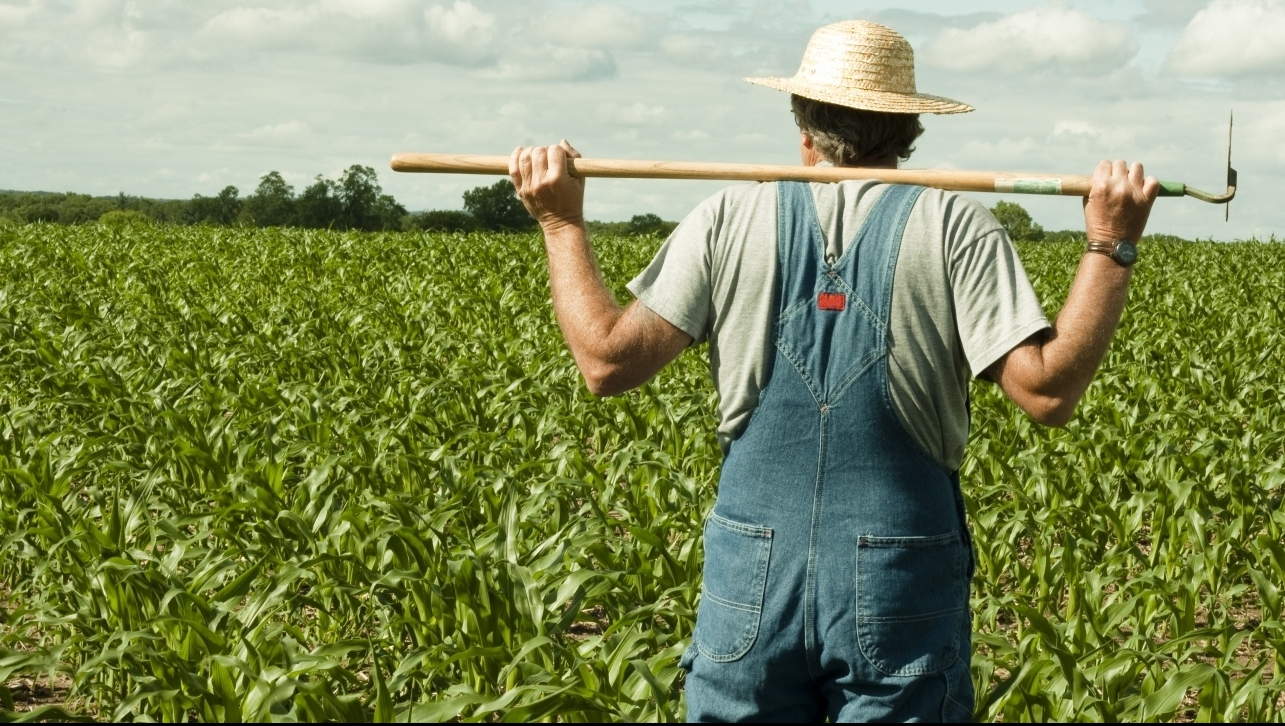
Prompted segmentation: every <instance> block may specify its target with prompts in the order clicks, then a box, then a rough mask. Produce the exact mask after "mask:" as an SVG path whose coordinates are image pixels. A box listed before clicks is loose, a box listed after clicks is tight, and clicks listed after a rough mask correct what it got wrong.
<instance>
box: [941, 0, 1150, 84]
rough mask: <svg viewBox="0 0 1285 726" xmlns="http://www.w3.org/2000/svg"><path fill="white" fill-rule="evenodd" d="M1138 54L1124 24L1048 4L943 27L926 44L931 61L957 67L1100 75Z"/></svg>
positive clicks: (963, 69) (1130, 34)
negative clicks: (964, 26) (967, 24)
mask: <svg viewBox="0 0 1285 726" xmlns="http://www.w3.org/2000/svg"><path fill="white" fill-rule="evenodd" d="M1137 52H1138V42H1137V40H1136V39H1135V38H1134V37H1133V34H1132V33H1130V31H1129V29H1128V28H1126V27H1125V26H1123V25H1120V24H1116V23H1109V22H1105V21H1102V20H1098V19H1096V18H1094V17H1093V16H1092V15H1089V14H1088V13H1086V12H1084V11H1082V10H1075V9H1072V8H1067V7H1061V6H1057V5H1045V6H1040V7H1035V8H1031V9H1029V10H1022V11H1020V12H1016V13H1013V14H1011V15H1006V16H1004V17H1002V18H1000V19H998V20H993V21H987V22H983V23H979V24H978V25H975V26H973V27H971V28H967V29H960V28H948V29H946V30H943V31H942V32H941V33H940V34H938V35H937V36H936V37H934V38H933V39H932V40H930V41H929V42H928V43H927V44H926V45H925V47H924V51H923V56H924V58H925V60H926V61H927V62H928V63H929V64H931V65H934V66H937V67H940V68H947V69H950V70H958V71H989V72H995V73H1005V74H1020V73H1030V72H1031V71H1033V70H1052V71H1056V72H1059V73H1065V74H1098V73H1104V72H1107V71H1110V70H1113V69H1115V68H1119V67H1120V66H1122V65H1124V64H1126V63H1128V62H1129V60H1130V59H1132V58H1133V57H1134V56H1135V55H1136V54H1137Z"/></svg>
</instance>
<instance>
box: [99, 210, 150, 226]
mask: <svg viewBox="0 0 1285 726" xmlns="http://www.w3.org/2000/svg"><path fill="white" fill-rule="evenodd" d="M98 223H99V224H101V225H103V226H105V227H112V228H114V229H120V228H122V227H140V226H141V227H145V226H148V225H151V224H154V222H153V221H152V218H151V217H149V216H147V215H146V214H143V213H142V212H140V211H138V210H136V209H112V210H110V211H107V212H104V213H103V216H101V217H99V218H98Z"/></svg>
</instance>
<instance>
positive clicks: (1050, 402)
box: [1023, 396, 1079, 428]
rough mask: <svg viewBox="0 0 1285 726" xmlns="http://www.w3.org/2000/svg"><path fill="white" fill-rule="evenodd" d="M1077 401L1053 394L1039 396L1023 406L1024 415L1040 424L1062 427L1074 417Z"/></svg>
mask: <svg viewBox="0 0 1285 726" xmlns="http://www.w3.org/2000/svg"><path fill="white" fill-rule="evenodd" d="M1078 403H1079V401H1077V400H1075V399H1069V398H1060V397H1055V396H1041V397H1039V398H1038V399H1037V400H1035V401H1032V402H1030V403H1028V404H1027V405H1026V406H1023V409H1024V410H1025V411H1026V415H1027V416H1030V417H1031V420H1032V421H1034V422H1035V423H1037V424H1039V425H1041V426H1048V427H1049V428H1062V427H1064V426H1066V425H1067V424H1068V423H1070V422H1071V419H1073V418H1075V407H1076V404H1078Z"/></svg>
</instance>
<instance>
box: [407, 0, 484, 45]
mask: <svg viewBox="0 0 1285 726" xmlns="http://www.w3.org/2000/svg"><path fill="white" fill-rule="evenodd" d="M424 21H425V22H426V23H427V24H428V29H429V31H430V32H431V33H432V34H433V35H435V36H436V37H437V38H438V39H440V40H444V41H446V42H448V43H458V44H482V45H487V44H489V43H490V42H491V36H492V34H493V32H494V30H495V16H494V15H491V14H490V13H485V12H482V11H481V10H478V9H477V7H475V6H474V5H473V4H472V3H469V2H465V1H464V0H455V4H454V5H452V6H451V7H450V8H446V7H443V6H440V5H434V6H432V7H430V8H428V9H427V10H425V11H424Z"/></svg>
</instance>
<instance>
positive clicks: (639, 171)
mask: <svg viewBox="0 0 1285 726" xmlns="http://www.w3.org/2000/svg"><path fill="white" fill-rule="evenodd" d="M391 166H392V168H393V171H408V172H422V173H444V174H490V175H500V176H508V173H509V157H507V156H482V155H477V154H394V155H393V158H392V162H391ZM567 170H568V171H569V172H570V173H571V175H572V176H579V177H612V178H618V179H625V178H627V179H718V180H723V181H809V182H836V181H842V180H844V179H873V180H875V181H880V182H884V183H887V184H917V185H919V186H925V187H932V188H934V189H945V190H947V191H953V192H1000V193H1004V194H1061V195H1062V196H1068V197H1087V196H1088V195H1089V185H1090V178H1089V177H1087V176H1084V175H1082V174H1022V173H1013V172H998V171H953V170H936V169H877V168H869V167H846V166H845V167H836V166H784V165H773V164H721V163H715V162H706V161H643V160H636V159H567ZM1234 175H1235V171H1234V170H1232V169H1230V165H1229V167H1228V182H1227V185H1228V186H1227V192H1228V193H1227V194H1210V193H1208V192H1201V191H1200V190H1198V189H1192V188H1190V187H1188V186H1186V185H1185V184H1183V183H1182V182H1160V196H1162V197H1181V196H1183V195H1187V196H1192V197H1196V198H1197V199H1201V200H1203V201H1207V202H1213V203H1215V204H1223V203H1226V202H1229V201H1231V198H1232V197H1233V196H1235V194H1236V187H1235V183H1236V182H1235V176H1234Z"/></svg>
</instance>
